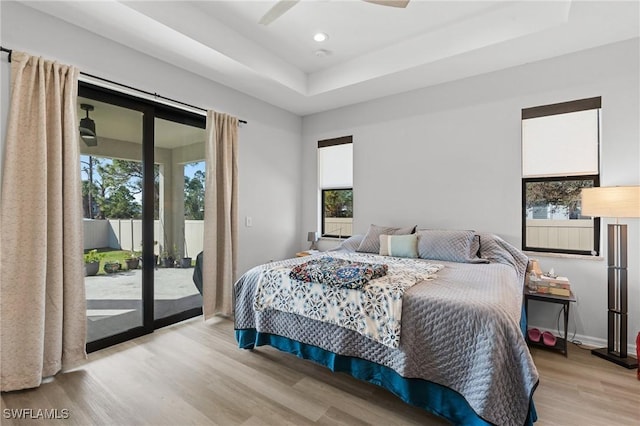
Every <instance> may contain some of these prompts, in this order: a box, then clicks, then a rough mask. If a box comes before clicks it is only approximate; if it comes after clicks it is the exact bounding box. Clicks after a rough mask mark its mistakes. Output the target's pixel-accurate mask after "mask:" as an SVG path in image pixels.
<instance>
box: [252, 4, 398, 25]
mask: <svg viewBox="0 0 640 426" xmlns="http://www.w3.org/2000/svg"><path fill="white" fill-rule="evenodd" d="M299 1H300V0H280V1H278V2H277V3H276V4H275V5H274V6H273V7H272V8H271V9H269V10H268V11H267V13H265V14H264V16H263V17H262V18H261V19H260V21H258V23H259V24H262V25H269V24H270V23H272V22H273V21H275V20H276V19H278V18H279V17H280V16H282V15H283V14H284V13H285V12H286V11H287V10H289V9H291V8H292V7H293V6H295V5H296V3H298V2H299ZM362 1H365V2H367V3H373V4H379V5H381V6H391V7H399V8H405V7H407V5H408V4H409V0H362Z"/></svg>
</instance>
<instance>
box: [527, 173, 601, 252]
mask: <svg viewBox="0 0 640 426" xmlns="http://www.w3.org/2000/svg"><path fill="white" fill-rule="evenodd" d="M569 180H582V181H593V187H594V188H595V187H599V186H600V175H579V176H552V177H532V178H522V207H521V208H522V250H524V251H532V252H540V253H562V254H577V255H587V256H594V255H595V256H599V254H600V218H599V217H592V219H593V250H570V249H561V248H546V247H529V246H527V184H528V183H537V182H562V181H569Z"/></svg>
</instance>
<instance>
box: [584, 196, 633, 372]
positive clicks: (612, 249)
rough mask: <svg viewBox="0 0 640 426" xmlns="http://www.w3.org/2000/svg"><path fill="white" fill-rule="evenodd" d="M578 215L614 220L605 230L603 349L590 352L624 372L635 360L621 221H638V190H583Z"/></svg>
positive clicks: (624, 243)
mask: <svg viewBox="0 0 640 426" xmlns="http://www.w3.org/2000/svg"><path fill="white" fill-rule="evenodd" d="M582 214H583V215H585V216H598V217H615V218H616V223H615V224H609V225H608V226H607V263H608V279H607V283H608V287H607V288H608V291H607V304H608V309H609V311H608V313H607V347H606V348H599V349H593V350H592V351H591V353H592V354H593V355H596V356H599V357H600V358H604V359H606V360H608V361H611V362H614V363H616V364H618V365H621V366H623V367H626V368H629V369H631V368H636V367H637V366H638V360H637V359H636V358H634V357H632V356H629V355H628V354H627V335H628V330H627V314H628V309H627V225H626V224H621V223H618V218H621V217H640V186H614V187H597V188H585V189H583V190H582Z"/></svg>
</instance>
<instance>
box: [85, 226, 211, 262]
mask: <svg viewBox="0 0 640 426" xmlns="http://www.w3.org/2000/svg"><path fill="white" fill-rule="evenodd" d="M184 233H185V240H184V245H185V252H186V254H187V255H188V256H190V257H196V255H197V254H198V253H200V252H201V251H202V247H203V243H204V221H202V220H185V221H184ZM153 234H154V235H155V237H154V238H155V239H156V240H158V242H159V244H158V245H156V246H155V247H154V252H155V253H156V254H159V253H160V250H161V249H162V247H161V245H162V244H164V242H163V241H162V238H161V237H159V236H161V235H163V234H164V233H163V232H162V224H161V223H160V221H159V220H155V221H154V225H153ZM141 244H142V220H140V219H103V220H100V219H85V220H84V249H85V250H88V249H94V248H103V247H110V248H114V249H118V250H131V251H141V250H142V245H141ZM176 246H177V247H181V246H182V244H178V243H177V242H176ZM169 248H172V247H169Z"/></svg>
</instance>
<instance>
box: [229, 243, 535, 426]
mask: <svg viewBox="0 0 640 426" xmlns="http://www.w3.org/2000/svg"><path fill="white" fill-rule="evenodd" d="M483 236H484V237H483V238H482V237H481V250H480V253H481V256H482V257H484V258H486V259H488V260H489V261H490V263H485V264H474V263H453V262H440V263H442V264H444V265H445V267H444V268H443V269H442V270H441V271H439V272H438V277H437V278H436V279H434V280H432V281H425V282H421V283H418V284H416V285H414V286H413V287H411V288H410V289H408V290H407V291H406V293H405V294H404V301H403V308H402V329H401V338H400V346H399V347H398V348H395V349H394V348H390V347H387V346H384V345H382V344H380V343H377V342H375V341H372V340H370V339H367V338H366V337H364V336H362V335H360V334H358V333H356V332H354V331H351V330H347V329H345V328H341V327H338V326H336V325H332V324H327V323H323V322H320V321H317V320H313V319H309V318H304V317H301V316H298V315H295V314H290V313H285V312H280V311H276V310H267V311H264V312H254V310H253V301H254V295H255V291H256V284H257V282H258V280H259V277H260V274H261V273H262V272H263V271H264V270H265V269H267V268H269V267H271V266H274V265H279V266H283V265H284V266H286V265H295V264H299V263H302V262H304V261H305V259H304V258H297V259H288V260H284V261H280V262H274V263H271V264H267V265H261V266H257V267H255V268H253V269H251V270H250V271H248V272H247V273H246V274H244V275H243V276H242V277H241V278H240V279H239V280H238V281H237V282H236V284H235V327H236V329H253V328H255V329H256V330H257V331H259V332H262V333H271V334H275V335H279V336H284V337H287V338H290V339H293V340H297V341H300V342H302V343H305V344H308V345H314V346H318V347H320V348H323V349H325V350H329V351H331V352H334V353H337V354H341V355H345V356H352V357H359V358H363V359H366V360H369V361H372V362H375V363H378V364H381V365H384V366H387V367H389V368H391V369H393V370H394V371H396V372H397V373H398V374H400V375H401V376H403V377H405V378H421V379H425V380H429V381H431V382H435V383H438V384H441V385H444V386H446V387H448V388H451V389H453V390H455V391H457V392H458V393H460V394H461V395H462V396H463V397H464V398H465V399H466V401H467V402H468V403H469V405H470V406H471V408H473V410H474V411H475V412H476V413H477V414H478V415H479V416H480V417H482V418H483V419H485V420H487V421H489V422H491V423H494V424H499V425H522V424H524V423H525V419H526V417H527V413H528V409H529V399H530V396H531V394H532V392H533V390H534V389H535V386H536V384H537V382H538V372H537V370H536V367H535V365H534V363H533V360H532V358H531V355H530V353H529V350H528V348H527V345H526V343H525V340H524V337H523V335H522V332H521V329H520V325H519V323H520V316H521V311H522V285H523V277H524V273H525V268H526V257H524V255H522V254H521V253H520V252H519V251H517V250H515V249H514V248H513V247H512V246H510V245H509V244H508V243H506V242H504V241H503V240H501V239H500V238H498V237H495V236H492V235H490V234H487V235H484V234H483ZM343 249H344V251H349V247H348V246H347V247H344V248H343ZM483 249H484V251H483ZM307 260H308V259H307Z"/></svg>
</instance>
